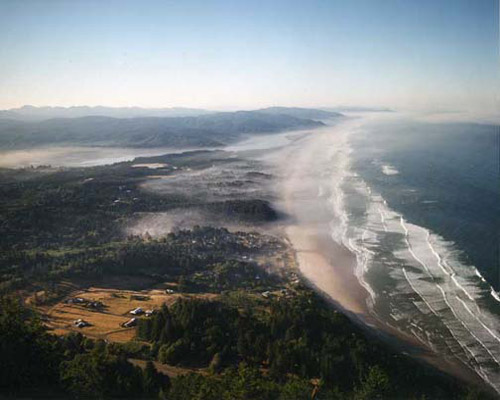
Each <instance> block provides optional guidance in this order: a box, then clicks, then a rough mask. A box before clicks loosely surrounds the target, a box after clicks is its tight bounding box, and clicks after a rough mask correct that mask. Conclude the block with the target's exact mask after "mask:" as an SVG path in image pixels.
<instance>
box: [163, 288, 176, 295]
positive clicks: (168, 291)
mask: <svg viewBox="0 0 500 400" xmlns="http://www.w3.org/2000/svg"><path fill="white" fill-rule="evenodd" d="M165 293H167V294H174V293H175V291H174V290H172V289H167V290H165Z"/></svg>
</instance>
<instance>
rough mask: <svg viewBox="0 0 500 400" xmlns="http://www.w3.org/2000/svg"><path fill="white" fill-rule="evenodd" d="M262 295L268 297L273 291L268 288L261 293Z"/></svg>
mask: <svg viewBox="0 0 500 400" xmlns="http://www.w3.org/2000/svg"><path fill="white" fill-rule="evenodd" d="M261 295H262V297H264V298H265V299H268V298H269V296H271V292H270V291H269V290H266V291H265V292H262V293H261Z"/></svg>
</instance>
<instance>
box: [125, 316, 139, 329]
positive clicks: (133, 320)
mask: <svg viewBox="0 0 500 400" xmlns="http://www.w3.org/2000/svg"><path fill="white" fill-rule="evenodd" d="M136 325H137V318H131V319H129V320H128V321H127V322H124V323H123V327H124V328H131V327H133V326H136Z"/></svg>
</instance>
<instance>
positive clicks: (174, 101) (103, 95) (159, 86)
mask: <svg viewBox="0 0 500 400" xmlns="http://www.w3.org/2000/svg"><path fill="white" fill-rule="evenodd" d="M498 38H499V35H498V0H467V1H466V0H441V1H440V0H432V1H431V0H420V1H410V0H324V1H320V0H309V1H304V0H302V1H273V0H267V1H259V0H252V1H237V0H233V1H211V0H204V1H189V0H184V1H112V0H109V1H105V0H99V1H92V0H80V1H79V0H72V1H69V0H68V1H59V0H47V1H44V0H33V1H23V0H14V1H11V0H2V1H0V60H1V62H0V108H10V107H16V106H20V105H23V104H33V105H64V106H70V105H82V104H88V105H98V104H101V105H115V106H127V105H138V106H145V107H151V106H152V107H169V106H189V107H205V108H219V109H226V108H252V107H260V106H268V105H277V104H280V105H297V106H330V105H338V104H351V105H354V104H358V105H385V106H390V107H398V108H416V109H422V108H423V109H436V110H455V109H473V108H479V109H485V108H488V107H489V108H494V106H495V105H497V104H498V103H495V99H497V97H498V93H499V91H498V89H499V63H498V61H499V56H498Z"/></svg>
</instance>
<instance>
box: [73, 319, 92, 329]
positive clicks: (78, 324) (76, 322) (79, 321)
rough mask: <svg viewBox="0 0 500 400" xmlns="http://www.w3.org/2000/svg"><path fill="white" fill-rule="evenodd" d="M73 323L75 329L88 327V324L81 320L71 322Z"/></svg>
mask: <svg viewBox="0 0 500 400" xmlns="http://www.w3.org/2000/svg"><path fill="white" fill-rule="evenodd" d="M73 323H74V324H75V326H76V327H77V328H85V327H86V326H90V324H89V323H88V322H87V321H84V320H83V319H81V318H79V319H77V320H76V321H73Z"/></svg>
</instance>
